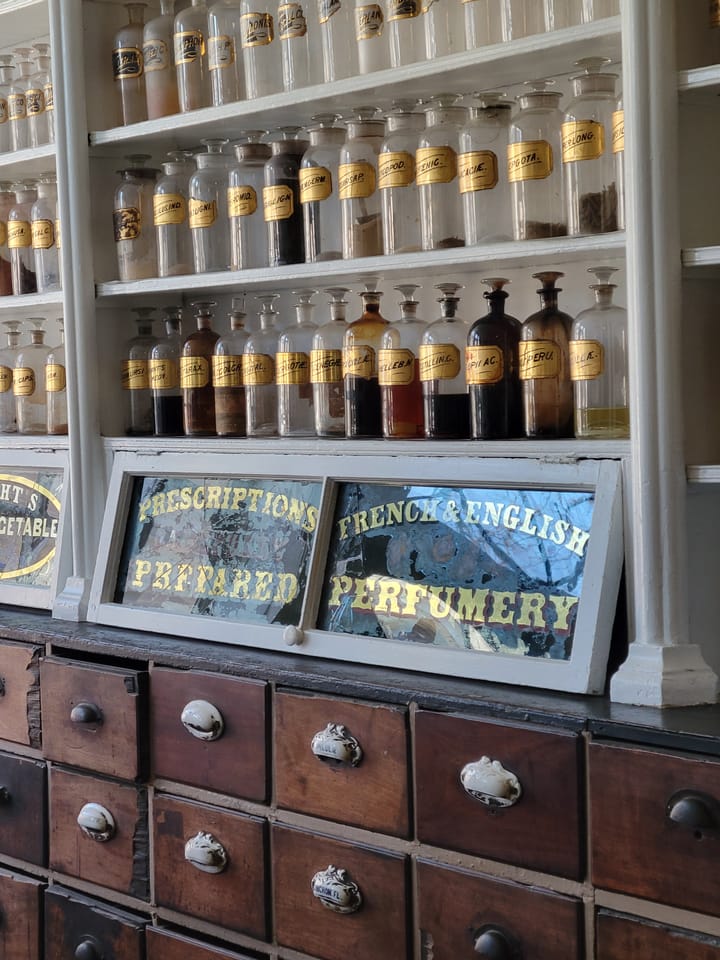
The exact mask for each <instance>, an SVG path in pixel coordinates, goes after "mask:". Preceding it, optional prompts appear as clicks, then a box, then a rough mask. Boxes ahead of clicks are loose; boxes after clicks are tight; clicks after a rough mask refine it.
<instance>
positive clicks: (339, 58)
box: [316, 0, 358, 83]
mask: <svg viewBox="0 0 720 960" xmlns="http://www.w3.org/2000/svg"><path fill="white" fill-rule="evenodd" d="M316 3H317V13H318V22H319V29H320V40H321V42H322V55H323V78H324V80H325V83H333V82H334V81H335V80H343V79H344V78H345V77H354V76H355V75H356V74H357V72H358V63H357V44H356V42H355V8H354V5H353V0H316Z"/></svg>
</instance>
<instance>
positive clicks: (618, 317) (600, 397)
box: [570, 267, 630, 440]
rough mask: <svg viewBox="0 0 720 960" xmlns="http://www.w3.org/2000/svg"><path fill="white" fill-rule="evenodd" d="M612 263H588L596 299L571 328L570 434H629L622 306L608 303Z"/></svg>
mask: <svg viewBox="0 0 720 960" xmlns="http://www.w3.org/2000/svg"><path fill="white" fill-rule="evenodd" d="M615 272H616V271H615V269H614V268H612V267H590V268H589V269H588V273H591V274H593V275H594V276H595V278H596V282H595V283H592V284H590V289H591V290H592V291H593V292H594V294H595V304H594V306H592V307H590V308H589V309H588V310H582V311H581V312H580V313H579V314H578V315H577V317H576V318H575V320H574V322H573V325H572V329H571V333H570V378H571V379H572V381H573V392H574V397H575V436H576V437H587V438H589V439H594V440H603V439H605V440H615V439H620V438H625V437H629V436H630V411H629V407H628V370H627V312H626V311H625V310H623V308H622V307H618V306H616V304H614V303H613V291H614V290H615V284H614V283H611V282H610V278H611V277H612V275H613V273H615Z"/></svg>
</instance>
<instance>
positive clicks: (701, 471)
mask: <svg viewBox="0 0 720 960" xmlns="http://www.w3.org/2000/svg"><path fill="white" fill-rule="evenodd" d="M686 469H687V479H688V483H720V464H717V463H698V464H688V466H687V468H686Z"/></svg>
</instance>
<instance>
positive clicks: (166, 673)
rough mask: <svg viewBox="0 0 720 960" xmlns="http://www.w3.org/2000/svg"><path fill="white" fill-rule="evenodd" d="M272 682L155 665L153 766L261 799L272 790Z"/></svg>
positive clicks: (162, 773) (160, 772)
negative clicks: (269, 723)
mask: <svg viewBox="0 0 720 960" xmlns="http://www.w3.org/2000/svg"><path fill="white" fill-rule="evenodd" d="M266 702H267V684H265V683H262V682H260V681H255V680H241V679H238V678H236V677H224V676H220V675H218V674H212V673H195V672H193V673H188V672H183V671H179V670H165V669H162V668H156V669H154V670H153V671H152V674H151V678H150V705H151V706H150V709H151V725H150V730H151V742H152V766H153V771H154V775H155V776H156V777H163V778H165V779H168V780H178V781H179V782H180V783H190V784H195V785H196V786H200V787H204V788H205V789H206V790H217V791H218V792H220V793H228V794H230V795H232V796H236V797H245V798H246V799H248V800H255V801H257V802H259V803H261V802H262V801H263V800H265V798H266V795H267V765H266V755H267V730H266V713H267V709H266Z"/></svg>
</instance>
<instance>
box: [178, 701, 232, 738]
mask: <svg viewBox="0 0 720 960" xmlns="http://www.w3.org/2000/svg"><path fill="white" fill-rule="evenodd" d="M180 721H181V723H182V725H183V726H184V727H185V729H186V730H187V732H188V733H190V734H192V735H193V737H197V739H198V740H218V739H219V738H220V737H221V736H222V735H223V731H224V730H225V721H224V720H223V718H222V714H221V713H220V711H219V710H218V708H217V707H215V706H213V704H212V703H208V701H207V700H191V701H190V703H186V704H185V706H184V708H183V712H182V713H181V714H180Z"/></svg>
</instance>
